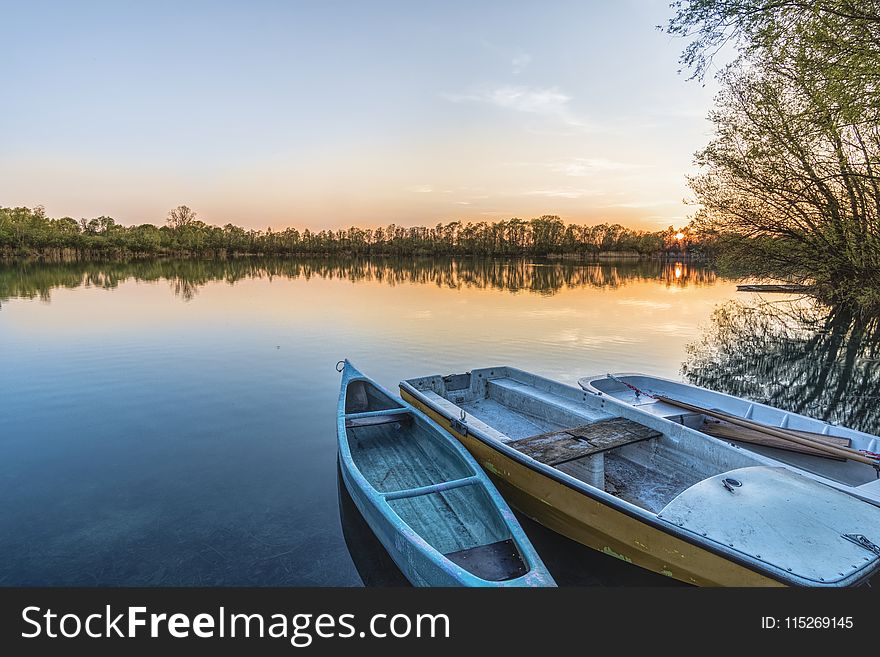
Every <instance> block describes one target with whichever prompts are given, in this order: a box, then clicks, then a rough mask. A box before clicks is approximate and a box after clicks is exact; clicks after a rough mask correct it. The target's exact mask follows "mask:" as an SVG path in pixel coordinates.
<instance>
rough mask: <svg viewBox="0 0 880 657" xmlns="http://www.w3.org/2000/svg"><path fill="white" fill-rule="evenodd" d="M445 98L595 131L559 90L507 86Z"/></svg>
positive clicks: (568, 98) (454, 101) (444, 96)
mask: <svg viewBox="0 0 880 657" xmlns="http://www.w3.org/2000/svg"><path fill="white" fill-rule="evenodd" d="M443 98H445V99H446V100H448V101H451V102H453V103H484V104H488V105H493V106H495V107H500V108H502V109H507V110H512V111H514V112H524V113H528V114H539V115H542V116H548V117H552V118H556V119H558V120H559V121H561V122H562V123H564V124H566V125H569V126H574V127H578V128H582V129H590V128H591V127H592V126H591V125H590V124H589V123H588V122H587V121H586V120H584V119H582V118H581V117H578V116H577V115H576V114H575V113H574V111H573V110H572V108H571V96H568V95H567V94H564V93H563V92H561V91H560V90H559V89H558V88H556V87H549V88H540V87H524V86H515V85H504V86H500V87H493V88H482V89H478V90H476V91H474V92H471V93H466V94H443Z"/></svg>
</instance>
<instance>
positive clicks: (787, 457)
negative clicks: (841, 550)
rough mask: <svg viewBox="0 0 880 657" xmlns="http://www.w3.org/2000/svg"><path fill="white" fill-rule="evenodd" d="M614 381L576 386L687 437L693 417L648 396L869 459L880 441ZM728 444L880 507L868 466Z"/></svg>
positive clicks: (594, 379)
mask: <svg viewBox="0 0 880 657" xmlns="http://www.w3.org/2000/svg"><path fill="white" fill-rule="evenodd" d="M613 377H614V378H610V377H609V376H608V375H597V376H590V377H583V378H581V379H579V380H578V384H579V385H580V387H581V388H582V389H583V390H585V391H587V392H588V393H591V394H594V395H597V396H598V397H600V398H603V397H604V398H608V399H613V400H615V401H617V402H619V403H623V404H626V405H627V406H629V407H630V408H632V409H633V410H635V411H637V412H639V413H643V414H644V415H645V416H646V417H657V418H664V419H667V420H669V421H672V422H674V423H676V424H678V425H679V426H681V430H682V431H685V432H689V433H694V434H701V432H700V427H699V426H690V424H689V423H690V422H691V417H689V415H688V412H687V411H683V410H682V409H681V408H676V407H674V406H671V405H669V404H666V403H663V402H659V401H656V400H655V399H654V398H653V397H651V396H648V395H651V394H654V395H666V396H667V397H670V398H673V399H677V400H680V401H684V402H688V403H692V404H697V405H699V406H703V407H705V408H711V409H715V410H720V411H724V412H727V413H730V414H731V415H734V416H737V417H741V418H744V419H750V420H755V421H757V422H760V423H762V424H765V425H767V426H769V427H771V428H786V429H799V430H803V431H810V432H814V433H816V434H821V435H827V436H835V437H840V438H846V439H849V440H850V441H851V446H852V447H853V448H854V449H858V450H866V451H867V452H869V453H871V452H878V451H880V437H878V436H874V435H871V434H868V433H864V432H862V431H856V430H854V429H849V428H847V427H843V426H838V425H832V424H829V423H828V422H824V421H822V420H817V419H815V418H811V417H807V416H805V415H800V414H798V413H794V412H789V411H784V410H782V409H779V408H775V407H773V406H768V405H766V404H760V403H758V402H752V401H750V400H747V399H743V398H740V397H734V396H732V395H728V394H725V393H721V392H716V391H714V390H709V389H707V388H701V387H699V386H694V385H690V384H687V383H681V382H678V381H671V380H669V379H664V378H661V377H656V376H650V375H646V374H632V373H620V374H615V375H613ZM623 382H626V383H628V384H630V385H634V386H635V387H636V388H638V389H640V390H642V391H644V392H645V393H648V394H647V395H646V394H643V395H641V396H640V395H637V394H636V392H635V391H634V390H633V389H632V388H627V387H626V384H625V383H623ZM691 416H692V414H691ZM731 443H732V444H736V445H737V446H738V447H740V448H741V449H744V450H747V451H749V452H752V453H755V454H760V455H763V456H766V457H770V458H773V459H775V460H777V461H778V462H779V463H780V464H781V465H783V466H785V467H789V468H791V469H793V470H795V471H797V472H798V473H800V474H803V475H804V476H807V477H812V478H814V479H817V480H818V481H821V482H822V483H823V484H826V485H828V486H831V487H833V488H837V489H839V490H841V491H843V492H845V493H848V494H849V495H853V496H854V497H858V498H860V499H862V500H865V501H867V502H870V503H872V504H874V505H876V506H880V478H878V475H877V472H876V471H874V470H873V469H872V468H871V466H869V465H864V464H861V463H856V462H854V461H847V462H845V463H839V462H835V461H833V460H828V459H823V458H819V457H816V456H810V455H806V454H798V453H796V452H791V451H784V450H780V449H773V448H767V447H762V446H757V445H752V444H748V443H745V442H736V441H733V440H731Z"/></svg>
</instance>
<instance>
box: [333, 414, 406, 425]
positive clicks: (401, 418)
mask: <svg viewBox="0 0 880 657" xmlns="http://www.w3.org/2000/svg"><path fill="white" fill-rule="evenodd" d="M411 421H412V416H411V415H410V414H409V413H382V414H376V415H367V416H365V417H347V418H345V428H346V429H352V428H356V427H375V426H378V425H380V424H393V423H395V422H411Z"/></svg>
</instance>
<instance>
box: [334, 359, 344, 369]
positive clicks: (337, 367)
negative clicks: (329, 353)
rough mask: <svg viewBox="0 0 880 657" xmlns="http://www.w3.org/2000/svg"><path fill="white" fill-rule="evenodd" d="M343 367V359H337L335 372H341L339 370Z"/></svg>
mask: <svg viewBox="0 0 880 657" xmlns="http://www.w3.org/2000/svg"><path fill="white" fill-rule="evenodd" d="M340 365H341V366H342V367H340ZM344 369H345V361H344V360H341V361H339V362H338V363H336V371H337V372H341V371H342V370H344Z"/></svg>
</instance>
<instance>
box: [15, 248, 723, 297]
mask: <svg viewBox="0 0 880 657" xmlns="http://www.w3.org/2000/svg"><path fill="white" fill-rule="evenodd" d="M274 277H281V278H289V279H297V278H303V279H305V280H309V279H310V278H312V277H318V278H323V279H343V280H348V281H351V282H353V283H357V282H378V283H383V284H387V285H397V284H405V283H417V284H424V285H436V286H438V287H445V288H450V289H461V288H476V289H497V290H504V291H508V292H519V291H525V292H536V293H540V294H555V293H556V292H558V291H559V290H561V289H563V288H569V289H571V288H580V287H594V288H615V287H620V286H622V285H626V284H628V283H632V282H637V281H658V282H661V283H663V284H665V285H667V286H687V285H707V284H711V283H713V282H714V281H715V280H716V274H715V273H714V272H712V271H711V270H709V269H707V268H705V267H702V266H699V265H694V264H692V263H687V262H684V263H683V262H669V261H657V260H641V261H624V262H617V263H595V264H582V263H577V264H575V263H566V262H559V261H551V262H538V261H533V260H499V259H470V258H466V259H452V258H407V259H396V258H382V259H375V258H374V259H355V258H342V259H332V258H321V259H270V258H231V259H222V260H192V259H181V260H165V259H162V260H137V261H129V262H124V261H110V262H78V261H73V262H60V263H46V262H37V261H30V262H17V263H14V264H8V265H3V266H0V302H2V301H6V300H8V299H10V298H16V297H18V298H37V297H39V298H41V299H44V300H48V299H49V298H50V295H51V292H52V290H54V289H56V288H68V289H73V288H77V287H82V286H90V287H98V288H106V289H112V288H115V287H117V286H118V285H119V284H120V283H123V282H125V281H126V280H128V279H134V280H137V281H162V280H166V281H168V282H169V283H170V284H171V287H172V289H173V290H174V292H175V293H176V294H178V295H179V296H181V297H183V298H184V299H191V298H192V297H193V296H194V295H195V294H196V293H197V292H198V289H199V288H200V287H201V286H203V285H206V284H207V283H211V282H213V281H224V282H226V283H229V284H234V283H236V282H237V281H240V280H243V279H250V278H268V279H272V278H274Z"/></svg>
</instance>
